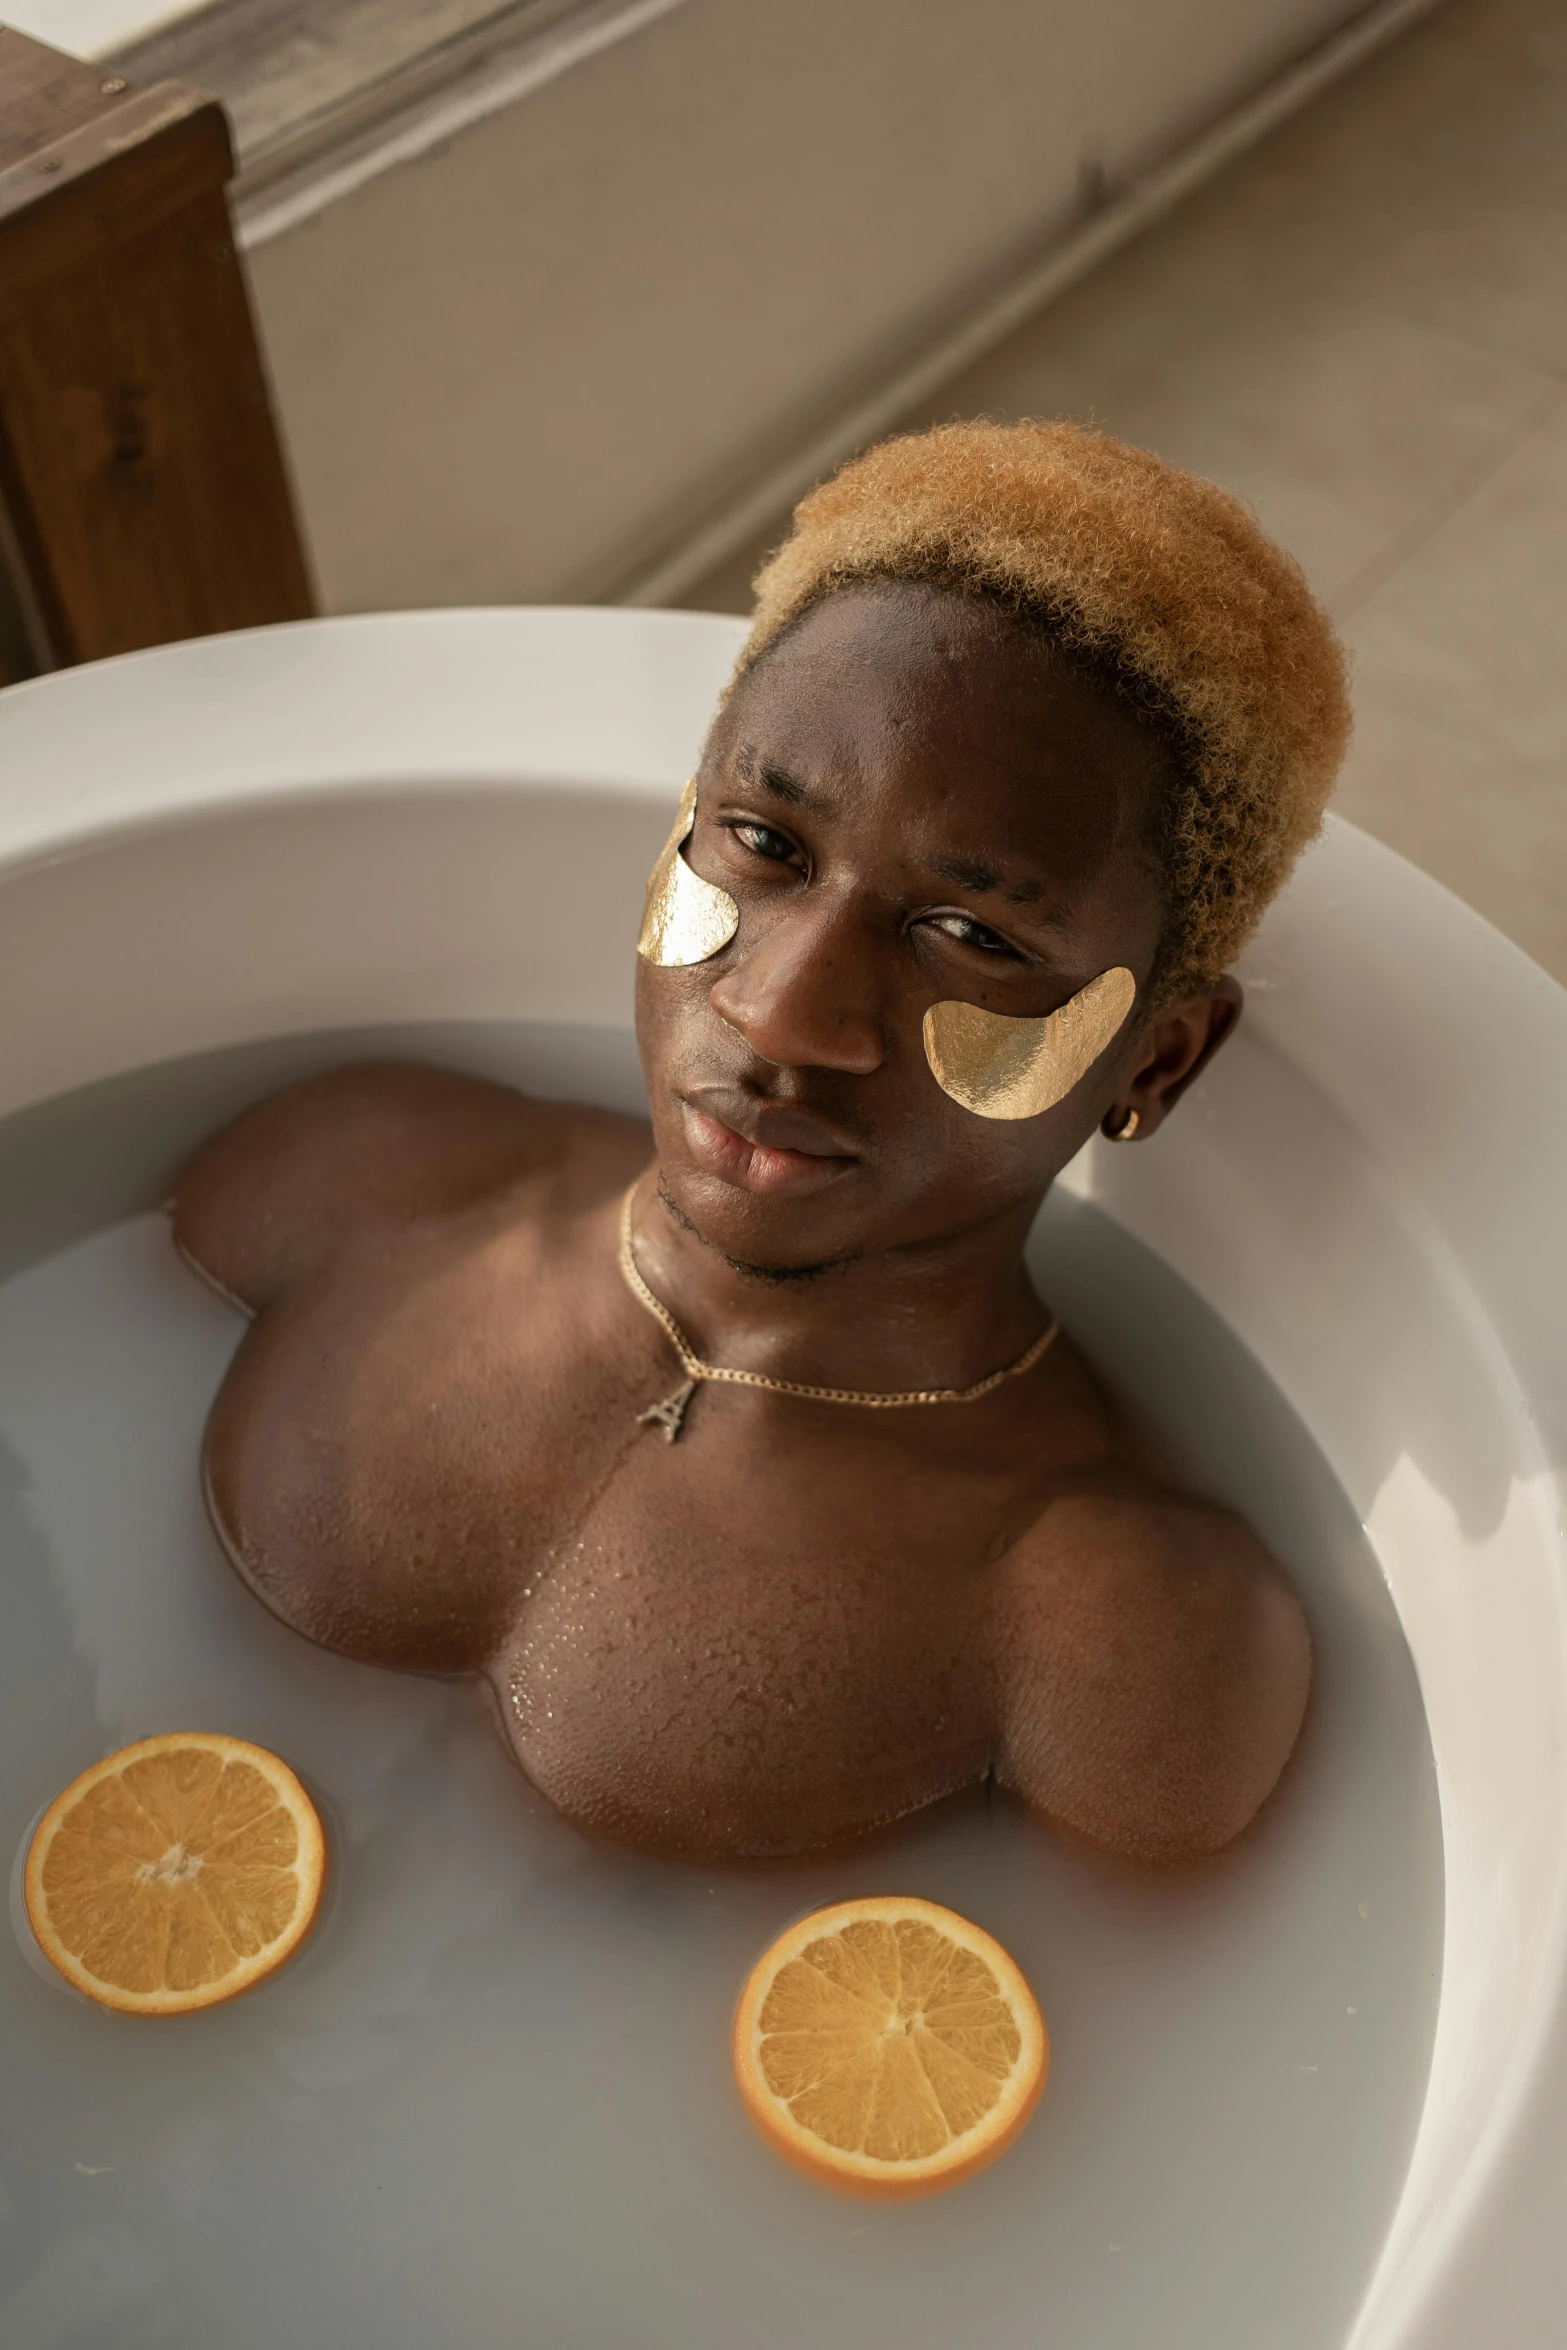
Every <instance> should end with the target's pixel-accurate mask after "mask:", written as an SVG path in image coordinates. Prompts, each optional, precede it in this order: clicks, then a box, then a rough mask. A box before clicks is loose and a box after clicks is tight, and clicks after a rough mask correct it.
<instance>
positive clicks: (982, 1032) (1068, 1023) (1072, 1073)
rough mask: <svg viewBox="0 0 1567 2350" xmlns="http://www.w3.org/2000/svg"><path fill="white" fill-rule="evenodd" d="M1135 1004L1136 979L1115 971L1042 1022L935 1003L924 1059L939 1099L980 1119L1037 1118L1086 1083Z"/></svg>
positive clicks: (972, 1006) (927, 1021)
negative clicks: (941, 1095) (944, 1098)
mask: <svg viewBox="0 0 1567 2350" xmlns="http://www.w3.org/2000/svg"><path fill="white" fill-rule="evenodd" d="M1136 999H1137V982H1136V980H1135V979H1134V978H1133V977H1132V974H1131V973H1130V971H1128V970H1126V969H1124V968H1123V967H1121V966H1120V965H1117V967H1116V969H1115V970H1113V971H1101V972H1100V974H1099V977H1098V978H1097V979H1091V980H1090V981H1089V982H1088V985H1087V986H1086V987H1080V988H1079V989H1078V991H1077V993H1076V995H1075V996H1073V997H1072V999H1071V1001H1070V1002H1069V1003H1065V1004H1063V1005H1062V1006H1061V1008H1060V1010H1059V1011H1057V1012H1049V1013H1047V1014H1046V1015H1045V1017H1044V1018H1043V1019H1042V1020H1017V1019H1013V1018H1011V1017H1010V1016H1009V1015H1008V1014H1006V1013H1004V1012H985V1011H982V1010H981V1009H980V1007H979V1005H978V1004H965V1003H960V1002H958V1001H956V1000H954V1001H952V1002H950V1003H942V1004H932V1005H931V1007H930V1010H929V1011H928V1012H927V1013H926V1015H925V1058H926V1060H927V1061H928V1062H929V1063H930V1073H931V1075H932V1076H933V1077H934V1078H935V1080H936V1083H937V1084H938V1085H939V1086H940V1087H941V1090H942V1092H943V1093H945V1094H950V1096H951V1097H952V1099H953V1100H954V1101H955V1102H957V1103H959V1104H960V1105H961V1106H962V1108H964V1109H965V1110H972V1111H973V1112H974V1115H975V1116H976V1117H977V1118H1037V1117H1038V1116H1039V1115H1040V1113H1041V1111H1043V1110H1050V1109H1054V1107H1055V1105H1056V1103H1057V1102H1059V1101H1064V1100H1065V1099H1066V1097H1067V1095H1068V1094H1069V1093H1070V1092H1071V1090H1072V1088H1073V1086H1074V1085H1077V1084H1078V1083H1080V1082H1081V1080H1082V1079H1083V1078H1084V1077H1086V1076H1087V1074H1088V1072H1089V1070H1090V1069H1091V1068H1092V1067H1093V1065H1094V1063H1095V1062H1096V1061H1097V1060H1098V1058H1099V1056H1100V1054H1101V1053H1102V1052H1104V1051H1105V1049H1106V1047H1107V1046H1108V1045H1109V1044H1110V1043H1111V1041H1112V1040H1113V1038H1114V1037H1115V1035H1116V1033H1117V1031H1118V1030H1119V1029H1120V1027H1121V1025H1122V1023H1123V1022H1124V1020H1125V1018H1126V1015H1127V1013H1128V1012H1129V1011H1130V1010H1131V1008H1132V1005H1133V1004H1134V1002H1135V1001H1136Z"/></svg>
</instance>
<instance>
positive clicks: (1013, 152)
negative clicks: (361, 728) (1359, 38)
mask: <svg viewBox="0 0 1567 2350" xmlns="http://www.w3.org/2000/svg"><path fill="white" fill-rule="evenodd" d="M1353 13H1354V7H1353V4H1352V0H1350V4H1346V0H688V4H687V5H685V6H683V7H680V8H677V9H676V10H675V11H674V13H672V14H669V15H666V16H664V17H662V18H661V19H659V20H658V21H656V22H654V23H652V24H651V25H647V26H645V27H644V28H643V29H642V30H641V31H640V32H638V33H635V34H633V35H632V36H630V37H629V38H627V39H625V40H624V41H621V42H619V43H618V44H616V45H614V46H612V47H610V48H608V49H606V50H604V51H602V52H601V53H600V54H598V55H597V56H595V57H592V58H590V59H588V60H587V61H585V62H583V63H581V64H579V65H577V66H576V67H574V68H573V69H572V70H570V71H569V72H567V73H565V74H563V75H561V76H559V77H558V78H556V79H554V80H552V81H549V82H548V83H546V84H545V85H544V86H543V87H541V88H538V89H536V90H534V91H533V92H532V93H531V94H529V95H528V96H526V97H524V98H522V99H520V100H518V101H517V102H516V103H515V104H513V105H511V106H510V107H508V108H505V109H504V110H502V111H500V112H497V113H494V114H491V115H490V116H489V117H488V119H484V120H480V121H476V122H474V123H472V124H471V125H470V126H469V127H468V128H466V129H464V130H461V131H459V132H458V133H456V134H455V135H454V136H452V137H451V138H449V139H448V140H446V141H444V142H443V143H442V144H441V145H440V146H438V147H437V148H434V149H432V150H431V151H430V152H428V153H426V154H424V155H422V156H420V157H419V158H418V159H417V160H414V161H410V162H406V163H403V164H400V165H398V166H397V167H396V168H394V169H390V170H387V171H385V172H383V173H381V174H380V175H379V176H377V177H374V178H372V179H370V180H369V181H368V182H366V184H364V185H362V186H360V187H358V188H357V189H355V190H354V191H353V192H352V193H349V194H346V195H344V196H342V197H341V198H339V199H338V200H337V201H336V202H334V203H333V204H331V205H330V206H328V207H327V208H326V209H324V210H323V211H321V212H319V213H317V214H316V215H315V216H314V217H313V218H310V219H308V220H305V221H303V222H301V223H300V224H298V225H296V226H294V227H291V228H288V229H286V230H284V231H282V232H281V233H276V234H272V235H268V236H264V238H263V241H261V242H259V243H253V244H252V247H251V250H250V255H249V259H250V266H251V270H252V275H253V280H254V285H255V291H256V297H257V303H258V307H259V311H260V315H261V320H262V325H263V331H264V334H265V339H266V344H267V348H268V351H269V354H270V359H271V364H272V369H273V373H274V379H275V383H276V387H277V393H278V399H279V405H280V408H281V411H282V416H283V420H284V425H285V429H286V432H287V436H288V440H289V444H290V447H291V450H292V455H293V462H294V466H295V470H296V475H297V479H298V482H299V486H300V491H301V495H302V500H303V505H304V510H305V516H306V521H307V526H308V530H309V534H310V537H311V540H312V543H313V547H314V553H315V559H316V564H317V569H318V575H319V579H320V583H321V587H322V591H323V597H324V601H325V603H326V605H327V607H328V608H329V609H332V610H339V611H341V610H361V609H375V608H381V607H387V606H396V605H411V604H442V603H482V602H499V601H512V600H517V599H530V600H531V599H548V600H570V599H573V598H588V597H595V596H598V595H602V594H604V593H606V592H611V591H613V589H614V587H615V585H616V583H617V581H619V580H620V579H622V578H623V577H624V576H626V575H627V574H628V573H629V572H630V571H631V570H632V569H633V568H634V567H635V566H636V565H637V564H639V563H640V562H643V561H646V560H648V559H649V558H651V557H652V556H654V555H655V554H656V553H657V552H658V551H659V550H660V548H661V547H663V546H665V545H667V544H668V543H669V542H670V541H671V540H672V539H674V538H676V537H678V535H679V534H680V533H681V531H682V530H683V529H686V528H688V527H690V525H691V524H692V523H693V522H694V521H695V520H696V519H697V518H698V517H699V516H700V515H701V513H702V512H703V511H704V510H705V509H707V508H708V507H709V506H710V505H711V503H712V502H713V501H714V500H715V499H717V498H719V497H721V496H722V495H724V494H725V493H726V492H727V491H728V490H729V489H731V488H732V487H733V486H734V485H735V484H737V483H739V482H742V481H743V480H744V479H745V478H746V476H747V474H748V472H752V471H754V470H755V469H756V468H757V467H758V466H759V465H762V464H764V463H765V462H766V461H767V459H768V457H769V456H770V455H771V454H773V453H775V452H776V451H778V450H779V449H780V448H782V447H784V446H786V445H787V444H788V443H789V442H790V441H791V440H792V439H794V438H798V437H802V436H803V435H804V434H806V433H808V432H809V431H810V430H811V429H812V427H813V426H814V425H815V424H816V423H817V421H818V420H819V419H820V418H821V417H823V416H824V415H825V414H826V413H828V412H829V411H830V410H831V409H832V408H833V407H834V406H835V405H836V404H837V403H839V402H840V401H842V400H843V399H844V398H846V397H849V396H851V395H852V394H853V392H854V391H855V388H856V387H857V386H858V385H859V384H861V383H863V382H866V381H868V380H871V379H873V378H874V376H875V375H876V372H877V371H878V370H885V369H888V368H890V367H892V366H894V365H895V364H896V363H897V362H898V361H899V359H900V357H902V356H903V355H905V354H907V353H910V352H912V351H913V350H915V349H916V348H917V347H918V345H919V343H920V340H921V338H922V337H923V336H925V335H928V334H929V333H930V332H932V331H934V330H936V329H938V328H939V326H940V325H941V323H942V322H943V321H944V320H945V319H946V318H947V317H949V316H950V315H952V314H953V312H954V310H955V309H956V308H957V307H958V306H960V305H961V304H962V303H963V302H964V301H965V300H966V299H969V298H971V297H972V296H973V295H974V294H975V293H976V292H977V291H979V290H982V289H983V287H984V286H985V284H986V283H987V281H989V280H991V279H993V278H997V277H999V276H1000V275H1002V274H1004V273H1005V272H1006V271H1007V270H1008V269H1010V268H1012V267H1014V266H1016V265H1017V264H1018V263H1019V262H1020V261H1021V260H1022V259H1023V258H1024V257H1025V256H1026V255H1027V254H1028V253H1029V252H1030V251H1032V250H1034V249H1037V248H1038V247H1040V246H1041V245H1042V244H1043V243H1044V242H1045V241H1046V240H1047V239H1048V238H1049V236H1050V235H1051V233H1052V231H1053V230H1054V229H1056V228H1057V227H1059V226H1061V225H1063V224H1064V223H1065V222H1066V221H1067V220H1068V219H1069V218H1070V217H1071V215H1072V213H1073V211H1074V209H1075V208H1077V207H1078V206H1080V205H1081V203H1082V200H1083V196H1082V191H1083V188H1084V183H1085V179H1086V178H1091V177H1092V175H1094V174H1103V175H1108V176H1109V177H1110V178H1111V179H1112V180H1113V179H1114V178H1115V177H1116V176H1117V175H1123V174H1125V173H1127V172H1128V171H1130V170H1135V169H1138V168H1141V167H1144V166H1146V165H1147V164H1148V163H1150V162H1152V161H1154V160H1156V159H1157V158H1158V156H1159V155H1161V154H1162V153H1163V152H1165V151H1167V150H1168V149H1170V148H1171V147H1172V146H1174V145H1175V144H1177V143H1178V142H1179V141H1180V140H1181V139H1183V138H1184V137H1186V136H1189V135H1190V134H1191V133H1192V132H1193V131H1195V130H1196V129H1197V128H1199V127H1200V126H1201V125H1202V124H1204V123H1206V122H1207V121H1208V120H1210V119H1211V118H1213V117H1214V116H1215V115H1216V114H1218V113H1220V112H1222V110H1223V109H1224V107H1225V105H1226V104H1227V102H1228V101H1229V100H1230V99H1231V98H1232V97H1234V96H1237V95H1239V94H1240V93H1242V92H1244V91H1246V90H1247V89H1249V88H1250V87H1251V86H1253V85H1254V84H1255V83H1256V82H1258V81H1259V80H1260V79H1262V78H1263V77H1264V76H1265V75H1266V74H1267V73H1269V72H1270V71H1271V70H1272V69H1273V68H1274V67H1275V66H1276V65H1278V64H1279V63H1281V62H1282V61H1283V60H1284V59H1285V58H1287V57H1289V56H1290V55H1291V54H1293V53H1294V52H1295V51H1296V50H1298V49H1299V48H1301V47H1303V46H1304V45H1305V44H1306V43H1308V42H1309V41H1310V40H1312V39H1313V38H1314V37H1316V36H1317V35H1318V34H1320V33H1322V32H1324V31H1326V30H1327V29H1328V28H1329V27H1331V26H1332V25H1333V24H1335V23H1337V22H1339V21H1341V20H1342V19H1344V18H1345V17H1347V16H1350V15H1352V14H1353Z"/></svg>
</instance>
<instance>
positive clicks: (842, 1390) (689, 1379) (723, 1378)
mask: <svg viewBox="0 0 1567 2350" xmlns="http://www.w3.org/2000/svg"><path fill="white" fill-rule="evenodd" d="M640 1180H641V1178H640V1177H639V1178H638V1181H640ZM636 1189H637V1186H636V1184H635V1183H633V1185H632V1186H631V1189H630V1190H629V1191H628V1192H627V1194H626V1196H625V1198H624V1200H623V1201H622V1202H621V1207H620V1271H621V1277H622V1279H623V1280H624V1282H625V1284H626V1287H627V1288H628V1289H629V1290H630V1292H631V1294H632V1296H633V1297H634V1298H635V1299H636V1301H637V1303H638V1305H640V1306H643V1307H645V1308H646V1310H647V1312H648V1313H650V1314H651V1315H652V1317H653V1319H654V1321H655V1322H656V1323H657V1324H658V1326H659V1328H660V1329H661V1330H662V1331H663V1333H664V1335H665V1337H666V1338H667V1339H668V1340H669V1343H670V1345H671V1346H672V1347H673V1348H674V1350H675V1352H676V1354H677V1355H678V1356H679V1357H680V1368H681V1369H682V1371H684V1373H685V1375H686V1376H685V1383H684V1385H683V1386H680V1387H677V1388H676V1390H675V1392H674V1394H673V1395H671V1396H668V1397H666V1398H665V1400H664V1402H663V1403H656V1404H652V1405H650V1406H649V1408H648V1410H647V1411H645V1412H639V1413H638V1415H637V1425H638V1426H639V1427H646V1426H649V1425H652V1426H655V1427H659V1428H662V1429H663V1431H664V1441H665V1443H666V1444H673V1443H674V1441H675V1439H676V1437H677V1436H678V1435H679V1434H680V1430H681V1426H682V1423H683V1422H684V1420H685V1416H686V1406H687V1405H688V1404H689V1403H690V1401H691V1398H692V1396H693V1395H695V1393H696V1391H697V1389H698V1387H700V1386H701V1385H702V1384H703V1383H704V1382H705V1381H712V1382H713V1383H715V1384H722V1385H724V1386H727V1387H765V1388H766V1389H767V1391H768V1393H769V1394H770V1395H801V1396H804V1397H805V1398H806V1399H807V1400H808V1401H809V1402H811V1403H851V1404H858V1405H859V1406H860V1408H861V1410H863V1411H867V1412H901V1411H906V1410H908V1409H909V1407H910V1406H911V1405H913V1404H932V1403H978V1401H979V1399H980V1397H981V1396H982V1395H989V1394H990V1393H991V1392H992V1390H993V1389H995V1388H997V1387H999V1386H1001V1384H1002V1382H1003V1381H1004V1380H1007V1379H1020V1378H1021V1377H1022V1375H1023V1373H1024V1372H1025V1371H1031V1370H1032V1369H1033V1367H1034V1365H1035V1364H1036V1363H1037V1362H1038V1361H1039V1358H1040V1356H1041V1355H1042V1354H1043V1353H1044V1352H1045V1349H1046V1348H1047V1347H1048V1346H1049V1345H1050V1342H1051V1340H1052V1339H1053V1338H1054V1337H1055V1335H1056V1333H1057V1331H1058V1330H1059V1329H1060V1327H1061V1325H1060V1323H1059V1322H1058V1321H1057V1320H1056V1318H1055V1316H1054V1314H1052V1315H1051V1317H1050V1320H1049V1322H1048V1323H1047V1324H1046V1326H1045V1328H1044V1329H1043V1330H1042V1331H1041V1332H1040V1334H1039V1336H1038V1337H1037V1338H1036V1339H1035V1340H1034V1342H1033V1344H1032V1346H1029V1347H1025V1348H1024V1350H1023V1352H1022V1353H1021V1354H1020V1355H1019V1356H1018V1358H1017V1360H1016V1362H1013V1363H1006V1364H1004V1365H1003V1366H1002V1368H1001V1369H1000V1370H999V1371H990V1372H988V1373H987V1374H986V1376H985V1377H984V1378H983V1379H976V1380H975V1381H974V1383H973V1385H972V1386H971V1387H909V1388H904V1389H903V1390H902V1391H901V1392H900V1393H898V1394H896V1395H880V1394H877V1393H876V1392H875V1391H874V1390H867V1389H863V1388H858V1387H812V1386H809V1385H807V1383H806V1382H805V1381H804V1380H801V1379H773V1378H770V1377H769V1376H768V1374H767V1372H765V1371H732V1370H730V1369H729V1368H728V1367H727V1366H726V1365H725V1364H723V1363H704V1362H703V1360H702V1358H701V1356H700V1355H699V1354H697V1353H696V1352H695V1351H694V1350H693V1348H692V1346H691V1344H690V1341H689V1340H688V1339H687V1337H686V1334H685V1332H684V1331H683V1330H682V1329H681V1327H680V1324H679V1323H678V1322H677V1321H676V1320H675V1317H674V1315H673V1314H672V1313H671V1312H670V1310H669V1308H668V1306H666V1305H665V1303H664V1301H663V1299H662V1298H660V1297H655V1296H654V1294H653V1292H652V1290H651V1289H649V1287H648V1285H647V1283H646V1282H645V1281H644V1280H643V1278H642V1276H641V1274H640V1273H639V1272H638V1270H637V1260H636V1256H635V1254H634V1252H633V1249H632V1245H631V1203H632V1201H633V1200H634V1199H635V1197H636Z"/></svg>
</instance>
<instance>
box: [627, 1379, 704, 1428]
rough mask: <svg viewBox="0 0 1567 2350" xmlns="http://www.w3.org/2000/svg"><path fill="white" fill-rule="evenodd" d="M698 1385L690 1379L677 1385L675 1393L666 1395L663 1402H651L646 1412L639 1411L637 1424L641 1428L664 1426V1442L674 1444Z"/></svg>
mask: <svg viewBox="0 0 1567 2350" xmlns="http://www.w3.org/2000/svg"><path fill="white" fill-rule="evenodd" d="M696 1387H697V1383H696V1381H695V1380H694V1379H688V1380H687V1381H686V1383H685V1385H684V1386H683V1387H677V1388H676V1389H675V1392H674V1394H673V1395H669V1396H666V1397H665V1398H664V1401H663V1402H662V1403H655V1404H650V1405H649V1406H648V1408H647V1410H646V1411H645V1412H638V1414H637V1426H638V1427H639V1428H649V1427H653V1428H662V1429H663V1431H664V1442H665V1443H666V1444H673V1443H674V1441H675V1439H676V1437H677V1436H678V1435H679V1434H680V1430H681V1426H682V1424H683V1422H684V1420H685V1416H686V1406H687V1405H688V1404H689V1403H690V1401H691V1398H692V1396H693V1395H695V1393H696Z"/></svg>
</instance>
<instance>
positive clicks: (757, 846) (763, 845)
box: [730, 824, 794, 865]
mask: <svg viewBox="0 0 1567 2350" xmlns="http://www.w3.org/2000/svg"><path fill="white" fill-rule="evenodd" d="M730 830H731V831H732V832H733V834H734V836H735V838H736V840H737V841H739V842H740V843H741V845H742V846H743V847H745V848H748V849H749V850H750V851H751V852H752V854H753V856H757V857H770V858H771V859H772V861H773V862H774V864H777V865H786V864H787V863H788V861H789V859H790V858H791V857H792V856H793V855H794V843H793V841H791V840H786V839H785V838H784V836H783V834H782V833H781V832H774V830H773V828H772V826H771V825H770V824H733V825H731V826H730Z"/></svg>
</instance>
